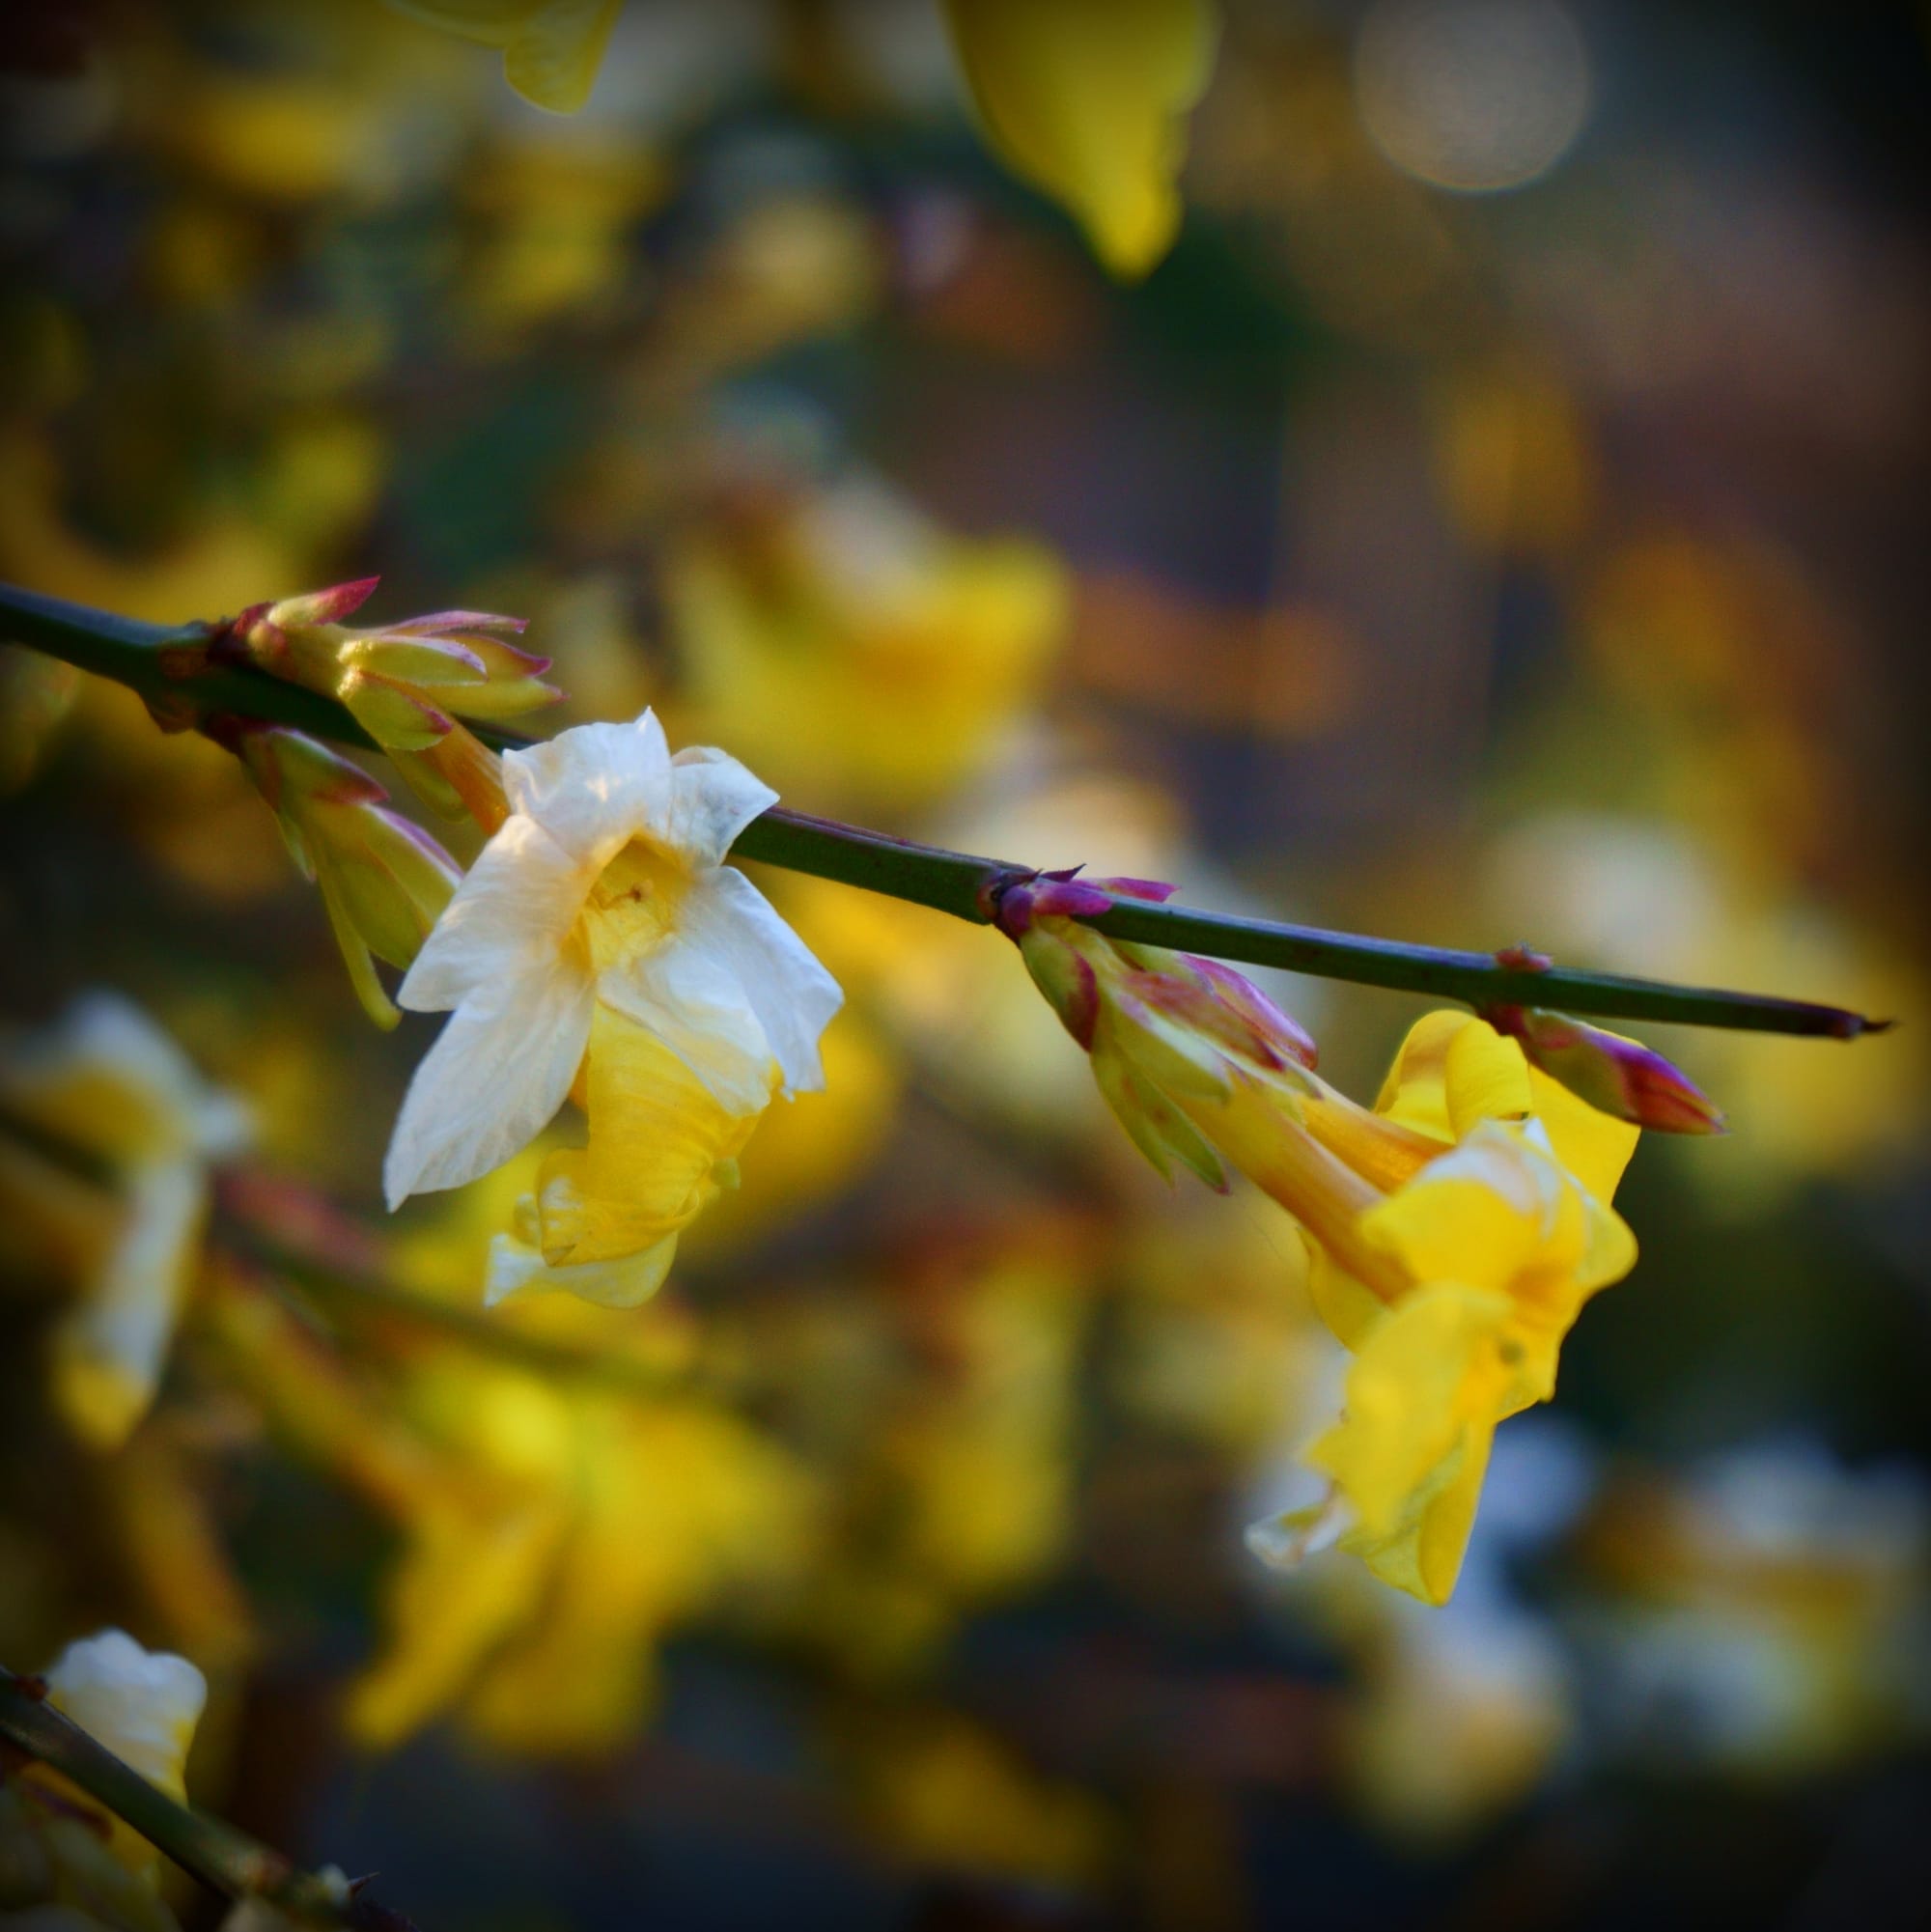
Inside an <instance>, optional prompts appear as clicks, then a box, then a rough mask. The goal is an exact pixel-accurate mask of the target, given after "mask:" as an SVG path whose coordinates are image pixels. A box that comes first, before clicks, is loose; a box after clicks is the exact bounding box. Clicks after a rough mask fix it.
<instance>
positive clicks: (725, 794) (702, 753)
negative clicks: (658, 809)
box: [670, 744, 778, 865]
mask: <svg viewBox="0 0 1931 1932" xmlns="http://www.w3.org/2000/svg"><path fill="white" fill-rule="evenodd" d="M670 763H671V774H670V788H671V789H670V797H671V804H670V843H671V845H672V846H673V849H674V850H676V851H678V852H682V853H684V854H687V855H688V857H689V859H690V862H691V863H692V864H693V865H722V864H723V862H724V854H726V853H727V852H729V851H730V850H731V844H732V841H733V840H734V839H736V837H737V836H738V834H739V833H740V832H741V831H742V830H743V829H744V827H745V826H747V825H749V824H750V823H751V821H752V820H753V819H755V818H756V817H757V816H758V814H759V813H760V812H766V811H769V810H770V808H771V806H773V805H775V804H776V803H777V801H778V795H777V794H776V793H775V792H773V791H772V790H771V788H770V786H769V785H767V784H766V783H765V781H764V780H763V779H762V778H760V777H758V776H757V775H756V773H754V772H751V771H748V770H745V769H744V767H743V766H742V765H741V764H739V762H738V761H737V759H735V758H733V757H732V756H731V754H730V753H729V752H728V751H719V750H718V749H717V748H716V746H715V745H712V744H686V746H685V747H684V749H683V750H682V751H680V752H679V753H678V754H677V756H676V757H675V758H673V759H672V760H671V762H670Z"/></svg>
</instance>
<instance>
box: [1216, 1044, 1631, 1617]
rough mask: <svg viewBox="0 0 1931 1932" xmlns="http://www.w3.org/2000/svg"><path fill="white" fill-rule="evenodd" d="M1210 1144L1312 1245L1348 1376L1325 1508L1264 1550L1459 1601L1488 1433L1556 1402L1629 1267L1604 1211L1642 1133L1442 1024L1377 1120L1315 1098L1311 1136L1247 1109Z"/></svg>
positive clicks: (1267, 1540)
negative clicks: (1591, 1304) (1603, 1305)
mask: <svg viewBox="0 0 1931 1932" xmlns="http://www.w3.org/2000/svg"><path fill="white" fill-rule="evenodd" d="M1194 1118H1195V1119H1196V1120H1197V1119H1199V1118H1200V1115H1199V1114H1198V1113H1196V1114H1195V1115H1194ZM1219 1133H1220V1144H1221V1146H1222V1147H1223V1148H1224V1149H1225V1151H1226V1152H1227V1154H1228V1156H1229V1158H1230V1159H1231V1160H1233V1161H1234V1162H1236V1164H1237V1165H1239V1166H1241V1167H1242V1168H1243V1169H1244V1170H1245V1172H1247V1173H1248V1174H1249V1175H1250V1176H1251V1177H1252V1178H1253V1179H1254V1180H1256V1181H1257V1182H1258V1183H1259V1184H1260V1185H1261V1186H1262V1187H1263V1188H1266V1189H1267V1190H1269V1191H1270V1192H1271V1193H1273V1195H1274V1197H1275V1198H1276V1199H1277V1200H1279V1201H1280V1202H1281V1203H1282V1205H1283V1206H1285V1207H1287V1208H1288V1210H1289V1211H1290V1212H1291V1213H1294V1214H1296V1215H1297V1216H1298V1217H1299V1218H1301V1222H1302V1224H1303V1226H1304V1227H1306V1228H1307V1230H1308V1231H1309V1234H1310V1235H1311V1236H1312V1246H1313V1253H1312V1261H1313V1267H1312V1271H1311V1274H1310V1277H1309V1285H1310V1289H1311V1291H1312V1294H1313V1297H1314V1302H1315V1305H1316V1307H1317V1308H1318V1309H1319V1310H1320V1312H1321V1315H1322V1317H1323V1319H1324V1320H1325V1321H1326V1322H1327V1323H1328V1325H1329V1328H1330V1329H1331V1330H1333V1331H1334V1333H1335V1335H1336V1336H1337V1337H1338V1338H1339V1339H1340V1340H1341V1341H1342V1342H1343V1343H1344V1344H1345V1345H1346V1346H1347V1347H1348V1348H1349V1349H1351V1350H1353V1351H1354V1353H1355V1361H1354V1364H1353V1365H1352V1367H1351V1369H1350V1371H1349V1374H1348V1380H1347V1388H1346V1397H1345V1412H1344V1414H1343V1416H1342V1419H1341V1420H1340V1421H1339V1422H1338V1423H1336V1424H1335V1425H1334V1427H1332V1428H1331V1429H1329V1431H1328V1432H1327V1433H1326V1434H1325V1435H1323V1436H1322V1437H1321V1438H1320V1439H1319V1440H1318V1441H1317V1442H1315V1443H1314V1444H1313V1445H1312V1447H1311V1448H1310V1449H1309V1451H1308V1453H1307V1460H1308V1461H1309V1462H1310V1463H1311V1464H1312V1465H1313V1466H1314V1467H1315V1468H1317V1469H1320V1470H1325V1471H1326V1472H1327V1473H1328V1474H1329V1476H1330V1477H1331V1478H1332V1479H1333V1482H1334V1485H1335V1494H1334V1496H1333V1497H1332V1498H1330V1501H1329V1504H1328V1505H1326V1506H1324V1507H1323V1508H1321V1509H1319V1510H1317V1511H1314V1512H1310V1513H1305V1514H1304V1515H1303V1517H1302V1518H1301V1520H1299V1521H1297V1520H1292V1519H1284V1520H1282V1521H1281V1522H1279V1523H1276V1524H1274V1525H1271V1526H1263V1527H1262V1528H1261V1529H1259V1530H1258V1531H1257V1532H1256V1535H1255V1538H1254V1541H1255V1545H1256V1547H1257V1548H1258V1549H1260V1550H1261V1552H1262V1554H1267V1555H1270V1556H1271V1557H1273V1558H1275V1559H1282V1558H1291V1557H1293V1556H1295V1555H1297V1554H1303V1553H1304V1551H1305V1550H1306V1549H1308V1548H1310V1547H1314V1546H1315V1545H1317V1544H1318V1543H1319V1542H1320V1541H1322V1540H1323V1539H1326V1538H1332V1537H1335V1536H1338V1538H1339V1541H1340V1543H1341V1547H1343V1548H1344V1549H1347V1550H1350V1551H1352V1552H1354V1553H1355V1554H1357V1555H1359V1556H1361V1557H1362V1559H1363V1560H1364V1561H1365V1562H1366V1563H1367V1564H1368V1566H1369V1568H1370V1569H1372V1570H1373V1571H1374V1572H1375V1574H1376V1575H1377V1576H1380V1577H1381V1578H1383V1579H1384V1581H1385V1582H1390V1583H1393V1584H1395V1585H1396V1586H1397V1587H1399V1588H1402V1589H1405V1590H1408V1591H1409V1592H1411V1593H1412V1594H1413V1595H1415V1596H1418V1597H1420V1598H1422V1599H1423V1600H1424V1601H1425V1602H1429V1603H1443V1602H1446V1600H1447V1598H1448V1595H1449V1593H1450V1591H1451V1590H1452V1589H1453V1588H1454V1585H1455V1578H1456V1575H1457V1573H1458V1571H1459V1569H1460V1567H1461V1560H1462V1554H1463V1551H1464V1549H1465V1548H1466V1546H1467V1543H1468V1537H1469V1526H1470V1525H1471V1524H1472V1522H1473V1520H1474V1513H1475V1505H1476V1502H1477V1499H1478V1498H1479V1497H1480V1494H1481V1487H1482V1476H1483V1473H1484V1471H1485V1470H1486V1468H1487V1465H1488V1455H1489V1446H1490V1443H1491V1442H1492V1440H1493V1438H1494V1433H1495V1429H1496V1425H1497V1423H1499V1422H1501V1421H1502V1420H1503V1419H1504V1418H1505V1417H1507V1416H1509V1415H1513V1414H1516V1413H1517V1412H1518V1411H1520V1410H1523V1409H1525V1408H1527V1407H1528V1406H1529V1405H1530V1404H1532V1403H1536V1402H1545V1401H1547V1400H1548V1399H1549V1398H1550V1396H1551V1395H1553V1393H1554V1388H1555V1370H1556V1358H1557V1354H1558V1351H1559V1349H1560V1347H1561V1343H1562V1338H1563V1336H1564V1335H1565V1334H1567V1332H1568V1330H1569V1329H1570V1327H1571V1326H1572V1324H1573V1323H1574V1322H1575V1320H1576V1317H1577V1315H1578V1314H1579V1313H1580V1312H1581V1306H1582V1303H1583V1302H1584V1301H1586V1300H1587V1298H1588V1297H1589V1296H1590V1295H1592V1294H1593V1293H1594V1292H1595V1291H1596V1290H1597V1289H1599V1288H1602V1287H1605V1286H1607V1285H1608V1284H1609V1282H1611V1281H1616V1280H1619V1279H1621V1277H1622V1276H1623V1275H1625V1274H1628V1273H1629V1271H1630V1269H1631V1268H1632V1267H1634V1266H1635V1263H1636V1242H1635V1239H1634V1237H1633V1236H1632V1235H1631V1234H1630V1231H1629V1229H1628V1227H1627V1226H1626V1225H1625V1224H1624V1222H1623V1221H1622V1220H1621V1219H1620V1218H1619V1217H1617V1216H1616V1215H1615V1214H1614V1213H1613V1212H1612V1211H1611V1210H1610V1208H1609V1206H1608V1205H1607V1204H1608V1202H1609V1198H1610V1196H1611V1195H1612V1194H1613V1192H1614V1190H1615V1186H1616V1183H1617V1181H1618V1180H1619V1179H1620V1178H1621V1175H1622V1170H1623V1168H1624V1166H1625V1165H1626V1164H1627V1163H1628V1161H1629V1157H1630V1155H1631V1153H1632V1152H1633V1151H1634V1149H1635V1146H1636V1140H1637V1130H1636V1129H1635V1128H1634V1127H1631V1126H1628V1125H1625V1124H1624V1123H1623V1122H1621V1121H1617V1120H1612V1119H1610V1118H1609V1116H1608V1115H1606V1114H1602V1113H1598V1112H1596V1111H1595V1110H1594V1109H1593V1108H1592V1107H1589V1106H1586V1105H1585V1104H1584V1103H1583V1102H1581V1101H1580V1100H1578V1099H1577V1098H1576V1097H1575V1096H1574V1095H1573V1094H1571V1093H1570V1092H1569V1091H1568V1090H1567V1089H1566V1088H1564V1087H1562V1086H1561V1085H1559V1084H1558V1083H1557V1082H1556V1081H1554V1080H1553V1079H1552V1078H1549V1076H1547V1075H1545V1074H1543V1073H1541V1072H1540V1071H1539V1070H1537V1069H1536V1068H1534V1067H1531V1066H1529V1065H1528V1064H1527V1062H1526V1061H1525V1059H1524V1057H1523V1054H1522V1051H1521V1049H1520V1048H1519V1047H1518V1046H1517V1045H1516V1043H1515V1042H1513V1041H1510V1040H1504V1039H1502V1038H1501V1037H1500V1036H1499V1035H1498V1034H1497V1032H1496V1031H1495V1029H1494V1028H1493V1027H1491V1026H1489V1025H1488V1024H1487V1023H1486V1022H1483V1021H1480V1020H1476V1019H1473V1018H1471V1017H1469V1016H1468V1015H1466V1014H1460V1013H1453V1012H1442V1013H1432V1014H1429V1015H1427V1016H1426V1017H1425V1018H1423V1019H1422V1020H1420V1021H1418V1022H1416V1023H1415V1025H1414V1026H1413V1029H1411V1031H1410V1033H1409V1036H1408V1039H1407V1041H1406V1042H1405V1043H1404V1044H1403V1047H1402V1050H1401V1051H1400V1053H1399V1054H1398V1055H1397V1056H1396V1060H1395V1064H1394V1067H1393V1069H1392V1070H1391V1071H1390V1073H1389V1076H1388V1079H1387V1081H1386V1083H1385V1086H1384V1088H1383V1091H1382V1094H1381V1097H1380V1099H1379V1101H1378V1102H1377V1103H1376V1106H1375V1109H1374V1111H1373V1112H1372V1113H1370V1112H1368V1111H1367V1110H1366V1109H1364V1108H1361V1107H1358V1106H1355V1105H1354V1103H1352V1102H1350V1101H1348V1100H1347V1099H1346V1098H1345V1097H1344V1096H1341V1095H1339V1094H1335V1093H1333V1092H1332V1091H1331V1090H1330V1089H1327V1088H1326V1087H1325V1086H1324V1085H1318V1084H1317V1089H1316V1091H1315V1093H1314V1094H1313V1095H1312V1096H1310V1098H1309V1099H1308V1100H1307V1101H1306V1102H1304V1103H1303V1104H1302V1106H1301V1108H1300V1110H1299V1118H1298V1119H1295V1118H1289V1117H1287V1116H1285V1115H1282V1114H1279V1113H1273V1114H1271V1113H1268V1112H1267V1111H1265V1110H1264V1109H1258V1108H1256V1107H1255V1106H1253V1105H1252V1104H1251V1101H1250V1100H1249V1099H1248V1098H1247V1097H1245V1096H1243V1095H1238V1094H1237V1095H1236V1096H1235V1098H1234V1101H1233V1102H1232V1104H1231V1105H1230V1106H1228V1107H1227V1109H1226V1114H1225V1119H1224V1121H1223V1122H1222V1123H1220V1127H1219Z"/></svg>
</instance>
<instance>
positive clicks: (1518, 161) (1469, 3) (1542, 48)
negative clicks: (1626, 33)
mask: <svg viewBox="0 0 1931 1932" xmlns="http://www.w3.org/2000/svg"><path fill="white" fill-rule="evenodd" d="M1355 97H1356V103H1357V109H1358V111H1359V113H1360V117H1361V123H1362V125H1363V126H1365V127H1366V129H1367V131H1368V135H1369V138H1370V139H1372V140H1373V142H1374V143H1375V145H1376V146H1377V147H1378V148H1380V150H1381V151H1382V153H1383V154H1385V155H1386V156H1387V158H1388V159H1389V160H1390V161H1392V162H1393V163H1394V165H1395V166H1396V167H1398V168H1400V169H1401V170H1402V172H1403V173H1404V174H1409V175H1413V177H1414V178H1415V179H1416V180H1417V181H1422V182H1428V183H1429V184H1430V185H1431V186H1433V187H1441V188H1457V189H1461V190H1464V191H1466V192H1471V193H1476V192H1486V191H1493V190H1495V189H1497V188H1516V187H1522V186H1524V185H1525V184H1526V183H1527V182H1532V181H1535V180H1537V179H1538V178H1539V177H1541V176H1543V175H1545V174H1547V173H1548V172H1549V170H1550V169H1551V168H1553V166H1554V165H1555V163H1556V162H1557V161H1559V160H1560V159H1561V158H1562V156H1563V155H1564V154H1566V153H1567V152H1568V150H1569V148H1570V146H1571V145H1572V144H1573V143H1574V141H1575V139H1576V137H1577V135H1578V134H1580V133H1581V130H1582V125H1583V123H1584V122H1585V121H1586V120H1587V118H1588V113H1589V97H1590V87H1589V59H1588V51H1587V49H1586V48H1585V47H1584V45H1583V42H1582V36H1581V32H1580V31H1579V30H1578V28H1577V25H1576V22H1575V20H1574V19H1573V18H1572V17H1571V16H1570V14H1569V13H1568V12H1567V10H1566V9H1564V8H1562V7H1559V6H1556V5H1554V4H1553V0H1382V4H1380V5H1378V6H1376V7H1375V8H1373V9H1372V10H1371V11H1370V13H1369V14H1368V15H1367V17H1366V18H1365V20H1364V21H1363V22H1362V25H1361V30H1360V35H1359V37H1358V39H1357V42H1356V43H1355Z"/></svg>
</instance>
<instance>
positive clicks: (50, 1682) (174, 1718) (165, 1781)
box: [46, 1630, 208, 1798]
mask: <svg viewBox="0 0 1931 1932" xmlns="http://www.w3.org/2000/svg"><path fill="white" fill-rule="evenodd" d="M46 1683H47V1696H48V1700H49V1701H50V1702H51V1703H52V1704H53V1705H54V1707H55V1708H56V1709H57V1710H61V1711H64V1712H65V1713H66V1714H67V1715H68V1716H69V1717H70V1718H71V1719H72V1720H73V1722H75V1723H77V1724H78V1725H79V1726H80V1727H81V1729H82V1730H84V1731H88V1732H91V1733H92V1734H93V1735H94V1736H95V1737H96V1738H98V1740H99V1741H100V1742H101V1743H102V1744H104V1745H105V1746H106V1747H107V1749H108V1750H111V1751H112V1752H113V1753H114V1755H115V1756H116V1757H118V1758H120V1759H121V1761H122V1762H123V1763H124V1764H127V1765H131V1766H132V1767H133V1768H134V1770H136V1771H138V1772H139V1773H140V1774H141V1776H142V1777H143V1778H146V1779H147V1780H148V1781H149V1782H150V1783H151V1784H158V1785H159V1786H160V1787H161V1789H162V1790H163V1791H166V1792H168V1793H169V1794H170V1795H172V1796H173V1797H176V1798H179V1797H180V1796H181V1795H182V1764H183V1762H184V1761H185V1759H186V1757H187V1749H188V1742H189V1740H190V1739H191V1738H192V1737H193V1736H194V1727H195V1725H196V1723H197V1722H199V1721H200V1718H201V1712H202V1706H203V1705H204V1704H205V1703H207V1701H208V1680H207V1679H206V1678H205V1677H204V1676H203V1675H202V1674H201V1672H200V1671H199V1670H197V1669H196V1668H195V1667H194V1666H193V1665H192V1664H190V1663H189V1662H188V1661H187V1659H186V1658H185V1657H175V1656H171V1655H170V1654H169V1653H168V1652H167V1651H164V1650H143V1649H142V1648H141V1646H140V1645H139V1644H138V1643H136V1642H135V1641H134V1639H133V1638H131V1637H129V1636H128V1635H127V1633H126V1631H125V1630H103V1631H101V1632H100V1633H99V1634H98V1636H95V1637H89V1638H82V1639H81V1640H80V1641H79V1642H77V1643H70V1644H69V1645H68V1647H67V1648H66V1649H65V1650H64V1651H62V1652H61V1654H60V1658H59V1661H58V1662H56V1663H55V1665H54V1666H53V1668H52V1669H50V1670H49V1671H48V1672H47V1673H46Z"/></svg>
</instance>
